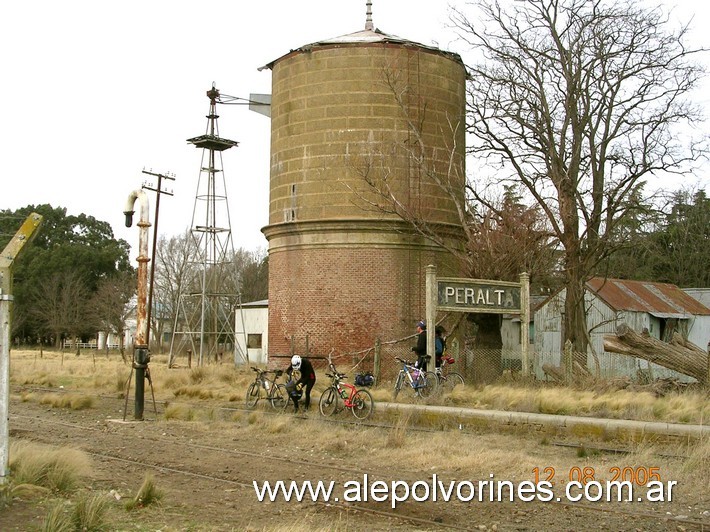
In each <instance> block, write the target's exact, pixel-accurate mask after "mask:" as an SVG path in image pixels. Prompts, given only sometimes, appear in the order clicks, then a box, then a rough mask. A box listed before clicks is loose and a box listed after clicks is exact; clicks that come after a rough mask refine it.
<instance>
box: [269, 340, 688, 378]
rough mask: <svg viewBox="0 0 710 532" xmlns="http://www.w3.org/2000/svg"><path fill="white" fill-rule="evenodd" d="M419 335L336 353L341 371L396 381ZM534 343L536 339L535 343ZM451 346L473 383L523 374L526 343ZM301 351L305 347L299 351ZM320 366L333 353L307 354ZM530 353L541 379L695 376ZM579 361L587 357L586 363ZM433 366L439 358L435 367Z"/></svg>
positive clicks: (609, 360) (277, 360)
mask: <svg viewBox="0 0 710 532" xmlns="http://www.w3.org/2000/svg"><path fill="white" fill-rule="evenodd" d="M415 344H416V336H410V337H406V338H402V339H399V340H395V341H390V342H377V343H376V345H374V346H372V347H371V348H368V349H364V350H362V351H358V352H353V353H340V354H338V353H331V355H330V356H331V358H332V360H333V362H334V363H335V365H336V367H337V368H338V371H341V372H344V373H347V374H349V375H351V376H354V375H355V374H356V373H358V372H368V371H369V372H372V373H373V374H374V375H375V377H376V382H378V383H385V382H391V381H393V380H394V378H395V377H396V375H397V373H398V371H399V370H400V368H401V364H400V362H398V361H397V358H401V359H404V360H408V361H411V362H414V361H415V360H416V355H415V354H414V353H413V352H412V347H413V346H414V345H415ZM530 347H531V348H532V345H531V346H530ZM446 352H447V354H448V355H449V356H451V357H452V358H453V359H454V360H455V364H454V365H453V366H451V367H450V370H451V371H456V372H458V373H460V374H461V375H462V376H463V377H464V379H465V381H466V383H467V384H478V385H484V384H493V383H497V382H501V381H511V380H517V379H519V378H521V377H522V354H521V349H520V348H519V347H518V348H517V349H515V348H513V349H501V348H498V349H493V348H478V347H476V346H475V345H474V344H473V342H472V341H471V342H466V341H464V342H459V341H458V340H457V339H456V338H451V337H450V338H449V340H448V341H447V347H446ZM299 354H300V353H299ZM306 356H308V357H309V359H310V360H311V361H312V362H313V365H314V367H315V368H316V370H323V371H325V370H326V368H327V360H328V355H327V354H314V353H309V354H308V355H306ZM290 357H291V355H290V354H288V355H285V354H284V355H270V356H269V359H270V362H269V365H270V366H273V367H281V366H283V367H286V366H288V364H289V360H290ZM529 357H530V366H531V367H530V378H533V379H536V380H538V381H548V382H560V383H568V384H569V383H572V382H574V381H578V380H579V379H580V378H581V379H594V380H598V381H611V380H615V379H619V378H624V379H630V380H631V381H632V382H635V383H639V384H646V383H649V382H652V381H653V380H655V379H662V378H673V379H677V380H679V381H682V382H689V381H692V380H694V379H692V378H690V377H688V376H686V375H682V374H679V373H677V372H674V371H672V370H669V369H667V368H664V367H661V366H658V365H656V364H653V363H650V362H647V361H645V360H641V359H638V358H635V357H631V356H626V355H620V354H615V353H606V352H603V353H599V354H595V353H588V354H587V355H586V357H585V356H580V355H579V354H576V353H573V352H569V353H564V352H560V353H537V352H535V351H534V350H533V349H531V352H530V353H529ZM579 361H584V363H580V362H579ZM428 369H430V370H431V369H433V362H430V363H429V368H428Z"/></svg>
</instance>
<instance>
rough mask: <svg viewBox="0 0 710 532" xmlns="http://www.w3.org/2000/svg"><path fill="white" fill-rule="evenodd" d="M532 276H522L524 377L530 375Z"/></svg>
mask: <svg viewBox="0 0 710 532" xmlns="http://www.w3.org/2000/svg"><path fill="white" fill-rule="evenodd" d="M529 349H530V275H529V274H528V273H525V272H523V273H521V274H520V357H521V359H522V361H521V362H522V366H523V367H522V370H523V377H527V376H528V375H529V374H530V355H529Z"/></svg>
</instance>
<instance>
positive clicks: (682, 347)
mask: <svg viewBox="0 0 710 532" xmlns="http://www.w3.org/2000/svg"><path fill="white" fill-rule="evenodd" d="M604 350H605V351H608V352H610V353H619V354H621V355H628V356H633V357H637V358H641V359H643V360H648V361H649V362H653V363H654V364H658V365H659V366H663V367H664V368H668V369H670V370H673V371H677V372H678V373H682V374H683V375H688V376H689V377H693V378H695V379H697V380H698V382H700V383H707V382H708V381H709V380H710V379H709V375H708V368H709V366H708V353H707V352H706V351H704V350H703V349H701V348H700V347H698V346H697V345H695V344H693V343H692V342H688V341H687V340H686V339H684V338H683V337H682V336H681V335H679V334H678V333H674V334H673V339H672V340H671V341H670V342H668V343H666V342H663V341H661V340H658V339H656V338H653V337H651V336H650V335H649V334H648V331H645V330H644V332H643V333H641V334H639V333H637V332H634V331H633V330H632V329H631V328H629V327H628V325H625V324H622V325H620V326H619V327H618V328H617V330H616V335H609V334H607V335H605V336H604Z"/></svg>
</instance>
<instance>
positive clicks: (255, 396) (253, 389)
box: [246, 382, 259, 408]
mask: <svg viewBox="0 0 710 532" xmlns="http://www.w3.org/2000/svg"><path fill="white" fill-rule="evenodd" d="M258 401H259V383H258V382H252V383H251V384H250V385H249V388H247V395H246V404H247V408H254V407H255V406H256V403H257V402H258Z"/></svg>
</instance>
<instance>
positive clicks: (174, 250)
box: [150, 231, 195, 344]
mask: <svg viewBox="0 0 710 532" xmlns="http://www.w3.org/2000/svg"><path fill="white" fill-rule="evenodd" d="M192 242H193V240H192V238H191V237H190V234H189V231H185V232H184V233H183V234H181V235H178V236H172V237H170V238H165V237H164V236H163V237H160V239H159V240H158V244H157V251H156V258H155V280H154V286H153V310H152V312H151V324H150V325H151V328H152V333H153V334H152V335H151V336H152V338H153V339H154V340H155V339H157V340H158V343H159V344H161V339H162V333H163V328H164V327H165V325H166V324H167V325H168V326H172V324H173V323H174V322H175V315H176V314H177V311H178V304H179V301H178V300H179V298H180V290H181V288H182V287H183V286H184V284H185V283H187V282H188V281H187V278H188V275H187V273H188V269H189V264H190V256H191V255H192V254H194V253H195V250H194V248H192Z"/></svg>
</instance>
